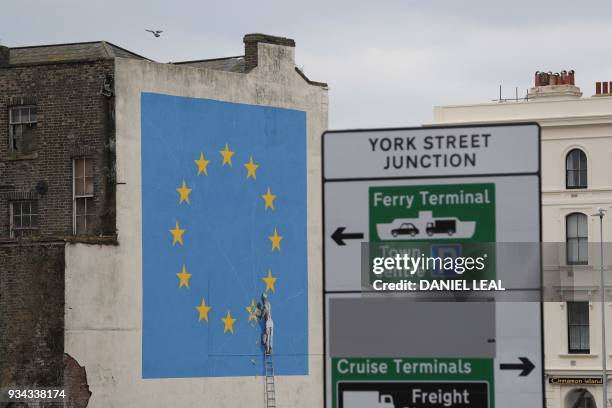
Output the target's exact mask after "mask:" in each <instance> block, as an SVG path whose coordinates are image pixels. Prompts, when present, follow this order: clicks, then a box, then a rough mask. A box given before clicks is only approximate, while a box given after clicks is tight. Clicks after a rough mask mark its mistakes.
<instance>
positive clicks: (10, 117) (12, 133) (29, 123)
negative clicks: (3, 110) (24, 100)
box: [8, 105, 38, 155]
mask: <svg viewBox="0 0 612 408" xmlns="http://www.w3.org/2000/svg"><path fill="white" fill-rule="evenodd" d="M23 109H27V110H28V120H27V121H24V120H21V113H22V110H23ZM15 110H19V111H20V112H19V120H18V121H17V120H14V118H13V111H15ZM32 110H34V119H32ZM37 125H38V106H37V105H13V106H9V107H8V127H9V129H8V137H9V139H8V144H9V145H8V150H9V152H10V153H12V154H22V155H28V154H31V153H32V152H33V151H34V150H35V149H34V148H33V147H32V149H30V150H28V151H23V150H19V149H16V148H15V146H14V144H15V138H16V134H15V128H16V127H17V126H32V127H34V128H36V127H37ZM21 137H23V131H22V134H21Z"/></svg>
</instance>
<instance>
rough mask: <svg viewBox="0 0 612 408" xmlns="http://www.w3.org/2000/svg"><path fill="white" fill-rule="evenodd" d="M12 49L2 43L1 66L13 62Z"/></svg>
mask: <svg viewBox="0 0 612 408" xmlns="http://www.w3.org/2000/svg"><path fill="white" fill-rule="evenodd" d="M10 55H11V49H10V48H9V47H5V46H4V45H0V67H8V66H9V64H10V62H11V58H10Z"/></svg>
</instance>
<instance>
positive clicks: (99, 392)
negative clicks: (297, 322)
mask: <svg viewBox="0 0 612 408" xmlns="http://www.w3.org/2000/svg"><path fill="white" fill-rule="evenodd" d="M244 42H245V55H244V56H240V57H229V58H221V59H215V60H204V61H189V62H184V63H174V64H163V63H157V62H153V61H148V60H136V59H127V58H116V59H115V61H114V64H115V68H114V84H115V86H114V95H115V101H116V109H115V118H116V119H115V126H116V156H117V160H116V163H117V164H116V172H117V182H118V183H117V184H118V185H117V193H116V202H117V204H116V207H117V233H118V245H116V246H100V245H87V244H82V243H75V244H70V245H68V246H67V248H66V272H65V274H66V278H65V279H66V308H65V311H66V312H65V352H66V353H68V354H69V355H71V356H72V357H74V359H76V360H77V361H78V363H79V364H80V365H82V366H83V367H85V369H86V372H87V383H88V386H89V390H90V391H91V399H90V401H89V406H92V407H195V406H201V407H240V406H264V404H265V402H264V395H265V392H264V390H265V387H266V382H265V377H263V376H261V374H260V375H242V376H240V375H238V376H226V375H216V376H215V375H211V376H202V375H182V376H181V375H179V376H174V377H171V378H168V376H164V375H158V376H157V377H155V376H153V377H149V378H145V375H144V369H143V366H145V364H146V362H144V361H143V360H144V357H143V351H142V350H143V346H142V345H143V326H144V325H143V309H144V306H143V293H144V294H145V295H146V290H145V289H143V286H145V285H143V269H144V267H143V259H144V250H143V241H144V234H143V229H145V230H146V227H147V226H146V225H143V224H144V223H143V203H145V199H144V197H143V191H144V188H143V186H144V170H143V164H142V163H143V162H144V159H143V157H144V153H141V152H143V151H144V149H145V142H144V140H145V138H144V137H142V135H143V134H144V130H142V128H143V127H144V125H145V124H144V123H143V121H144V120H143V119H142V118H141V115H142V111H144V107H143V106H144V105H143V102H142V101H143V98H144V97H143V95H144V94H145V93H149V94H156V95H162V96H164V97H168V98H172V97H180V98H183V99H185V98H189V99H190V100H203V101H204V100H212V101H217V102H223V103H232V104H240V106H250V107H253V106H257V107H260V106H265V107H273V108H281V109H283V110H292V111H297V112H298V114H301V116H300V118H304V122H300V124H302V123H303V127H302V128H300V129H302V132H301V135H298V136H296V137H301V138H303V139H300V140H299V143H298V144H299V145H300V146H305V150H306V151H305V152H302V153H303V154H304V157H305V159H304V160H305V165H306V169H303V170H304V183H305V186H306V190H307V197H308V200H307V201H308V202H307V203H306V204H305V205H304V207H305V208H306V209H307V211H308V214H313V216H314V214H319V213H320V211H321V198H320V191H321V186H320V179H321V176H320V135H321V133H322V132H323V131H324V130H325V129H326V128H327V85H326V84H324V83H318V82H314V81H311V80H309V79H308V78H307V77H306V76H305V75H304V74H303V73H302V72H301V71H300V70H299V69H298V68H297V67H296V65H295V60H294V50H295V48H294V46H295V44H294V42H293V40H291V39H287V38H281V37H273V36H268V35H263V34H250V35H247V36H245V38H244ZM183 99H181V100H183ZM174 100H175V99H171V101H174ZM176 103H177V102H171V103H169V105H171V104H176ZM198 112H199V114H201V115H203V113H202V111H198ZM266 112H267V111H266ZM268 116H270V115H268ZM201 117H204V116H201ZM202 121H204V119H202ZM223 123H224V126H225V127H223V126H222V127H221V129H220V130H219V131H218V132H217V133H219V134H220V133H222V132H227V133H229V131H228V130H227V129H231V128H232V126H233V125H234V124H235V121H234V122H232V121H231V120H226V121H225V122H223ZM258 125H259V126H260V127H264V126H265V129H266V131H267V132H268V133H270V134H272V135H276V134H278V136H279V137H287V134H286V133H287V132H286V131H285V128H279V125H277V124H276V123H275V122H274V121H271V120H267V119H266V120H265V121H263V123H256V121H255V120H253V121H252V127H253V128H256V126H258ZM245 133H246V132H244V133H242V134H241V135H240V137H247V136H246V135H245ZM163 136H164V140H167V141H168V142H167V143H168V144H169V145H170V144H175V145H176V144H179V145H180V144H182V143H183V140H184V135H183V134H181V133H180V132H177V133H172V132H166V133H165V134H164V135H163ZM207 137H210V136H209V135H206V134H202V135H201V138H202V140H203V141H205V140H206V138H207ZM234 141H235V143H237V141H236V139H235V140H234ZM297 142H298V141H297V140H296V143H297ZM202 143H204V142H202ZM231 144H232V142H231V141H230V148H231V147H232V146H231ZM225 146H226V150H229V149H228V147H227V144H226V145H225ZM267 147H268V148H269V149H278V147H277V146H276V144H275V143H274V142H270V143H268V145H267ZM222 148H223V146H219V148H218V149H212V148H211V149H210V150H209V151H207V152H206V155H207V157H206V158H207V159H209V161H210V163H211V164H210V166H209V168H208V172H209V173H211V174H212V169H215V171H216V172H217V173H220V172H221V170H219V169H222V168H223V167H222V166H224V165H225V164H226V156H225V155H223V152H221V153H222V156H223V164H221V156H220V155H219V152H217V151H216V150H221V149H222ZM235 150H237V149H235ZM198 153H199V152H195V153H193V154H192V155H190V156H186V157H188V159H189V160H185V161H184V162H187V163H188V165H189V166H190V167H189V169H190V170H191V171H192V173H191V174H190V176H189V177H191V181H192V183H193V182H194V181H193V180H194V178H196V177H197V176H198V175H199V174H200V173H204V174H206V175H207V173H206V165H207V163H208V162H207V161H206V160H205V159H204V156H200V159H199V161H200V162H201V163H198V161H196V164H197V167H196V164H194V163H193V162H194V161H195V160H196V159H197V158H198ZM289 153H292V152H289ZM289 153H288V154H289ZM228 154H230V155H229V156H228V159H227V162H228V163H229V166H226V167H225V168H224V169H227V171H228V172H229V171H230V166H231V164H232V162H231V157H232V156H231V154H233V152H231V151H230V152H229V153H228ZM238 154H239V152H238V153H236V157H234V160H236V161H237V159H236V158H237V157H238ZM292 154H293V153H292ZM192 156H193V157H192ZM169 160H174V162H173V163H178V160H177V159H176V158H175V157H170V158H169ZM241 160H242V159H241ZM244 160H245V161H246V160H247V159H244ZM255 160H257V157H255ZM242 163H243V162H236V163H234V166H233V167H231V169H233V170H234V171H240V172H246V170H245V168H244V167H243V164H242ZM258 163H261V162H258ZM177 166H178V164H177ZM200 166H202V167H200ZM215 166H216V167H215ZM248 166H249V163H247V164H245V167H247V169H248V171H249V174H250V175H251V177H252V178H251V180H254V179H255V169H256V168H257V165H255V164H253V158H251V163H250V166H255V167H251V168H249V167H248ZM262 168H265V167H264V166H263V165H262ZM196 170H197V173H196ZM261 173H263V171H261ZM261 173H258V174H257V176H259V177H258V180H260V179H261V178H260V177H263V176H261V175H260V174H261ZM241 174H242V173H241ZM245 174H246V173H245ZM264 174H265V173H264ZM204 177H205V176H204V175H202V176H201V178H200V179H199V180H202V179H204ZM187 180H188V184H189V179H187ZM207 180H210V178H208V179H207ZM244 180H247V181H250V180H249V175H247V177H246V178H245V179H244ZM177 183H179V184H177V186H170V187H166V186H163V185H162V184H161V183H160V184H159V192H160V193H159V197H163V196H164V194H172V197H173V198H174V196H175V195H176V191H178V190H176V191H175V187H179V186H180V180H179V181H177ZM190 187H192V188H193V189H194V192H195V191H196V190H195V189H196V188H197V187H194V186H193V184H192V185H191V186H190ZM185 188H186V187H185V181H183V189H185ZM185 191H187V190H185ZM200 191H202V188H201V189H200ZM264 192H265V190H264V191H262V192H261V194H263V193H264ZM179 193H180V192H179ZM188 193H189V191H187V193H185V194H187V195H186V197H187V203H189V200H188ZM268 193H269V194H270V189H269V188H268ZM180 194H184V193H180ZM177 197H178V196H177ZM181 197H182V198H181V202H182V201H183V199H184V198H183V195H181ZM274 197H275V196H272V198H271V200H273V199H274ZM256 199H257V200H258V201H253V203H255V204H257V205H258V207H257V208H260V209H261V211H264V210H263V208H264V207H263V202H264V201H263V200H261V199H260V198H259V196H256ZM279 200H280V199H279ZM193 201H194V200H193V194H192V204H193ZM149 202H150V201H149ZM176 203H178V204H180V203H179V201H178V199H177V200H176ZM178 204H177V205H178ZM276 204H277V205H279V206H280V204H278V202H277V203H276ZM266 205H271V206H272V208H274V207H273V202H272V201H270V202H268V201H266ZM253 208H255V207H253ZM266 209H267V207H266ZM160 216H161V215H160ZM259 217H261V215H259ZM304 219H305V218H304ZM183 222H184V219H183ZM171 224H172V225H171V227H172V226H174V221H172V223H171ZM232 227H235V226H232ZM304 228H306V226H304ZM307 228H308V230H307V235H308V244H307V248H306V247H305V251H306V253H307V256H308V259H309V262H308V266H307V267H308V270H307V286H308V288H300V292H301V293H307V301H308V304H309V305H310V307H309V308H308V309H307V311H304V313H307V314H308V315H307V317H308V319H307V329H306V330H307V333H308V343H307V356H306V358H307V369H306V370H304V371H306V373H305V375H290V376H282V375H277V377H276V395H275V396H274V398H275V399H276V400H277V401H278V404H279V405H280V404H282V405H283V406H287V407H297V406H302V407H316V406H322V405H323V400H322V395H323V392H322V389H323V382H322V377H323V362H322V359H321V355H322V324H321V318H320V317H321V305H322V300H321V272H320V271H321V265H320V259H321V255H320V249H321V242H320V237H321V230H320V228H321V227H320V226H319V225H318V224H316V223H310V224H308V226H307ZM168 229H169V228H168ZM176 231H180V230H179V224H178V221H177V224H176ZM182 231H184V230H182ZM279 231H280V232H282V230H281V229H280V228H279ZM162 232H163V233H164V234H166V235H167V237H164V238H168V240H167V245H166V246H167V247H168V248H170V249H173V248H174V244H175V241H172V240H169V237H170V235H168V231H166V228H164V231H162ZM170 232H172V231H170ZM177 233H178V232H177ZM275 235H276V230H275ZM192 236H193V235H192ZM180 237H181V235H179V236H178V238H176V239H177V240H179V241H180V245H178V244H177V246H176V248H181V247H182V245H183V241H182V239H181V238H180ZM278 240H279V241H277V243H276V245H279V242H280V238H278ZM171 241H172V242H171ZM286 241H288V240H286ZM286 241H285V242H286ZM186 242H187V241H186ZM258 242H259V241H258ZM262 242H265V243H266V245H269V243H268V241H267V239H266V237H263V240H262ZM273 242H274V241H273ZM283 244H284V242H283ZM267 248H269V246H268V247H267ZM272 250H274V247H273V248H272ZM278 250H279V251H280V246H279V247H278ZM238 256H240V254H237V257H238ZM206 261H207V260H202V262H201V263H202V264H203V265H206ZM179 268H180V266H179ZM183 268H185V267H184V266H183ZM194 268H195V267H194ZM304 268H306V266H305V267H304ZM175 272H177V271H174V270H171V271H168V276H169V277H170V278H172V279H173V280H172V283H173V284H174V285H175V289H176V290H178V288H181V287H182V286H183V283H182V281H181V284H180V286H178V280H176V277H175V276H174V275H175ZM189 272H190V273H193V274H195V273H197V272H195V271H193V270H190V271H189ZM185 273H186V272H185V269H183V274H185ZM275 273H278V272H276V271H275ZM176 275H179V274H178V273H176ZM183 276H184V277H185V276H186V277H187V279H188V278H189V276H190V275H183ZM194 276H196V275H194ZM179 277H180V276H179ZM184 277H183V278H181V279H184ZM280 279H281V280H280V281H281V282H282V279H285V282H286V281H287V278H283V277H281V278H280ZM175 280H176V281H175ZM192 281H193V278H192ZM254 281H255V280H254ZM264 281H265V280H264ZM186 282H188V281H186ZM256 283H257V284H258V286H257V288H258V290H260V291H259V294H261V290H262V289H259V288H264V289H263V290H264V291H267V289H266V288H265V286H264V283H263V282H261V280H259V279H257V281H256ZM273 284H274V281H271V283H270V285H272V288H273V287H274V286H273ZM186 286H187V287H186V288H182V289H185V290H186V289H189V284H187V285H186ZM277 292H278V291H277ZM206 296H208V297H207V299H206V303H210V296H211V294H210V293H208V294H207V295H206ZM199 301H200V298H198V302H199ZM249 301H250V297H249ZM255 301H256V300H255ZM157 302H158V303H160V304H163V303H164V302H167V299H166V298H164V297H161V296H160V297H159V298H158V299H157ZM198 304H199V303H198ZM194 306H197V304H195V303H194V304H193V305H190V307H189V308H187V309H185V310H186V312H185V313H189V315H185V316H190V318H191V319H192V321H193V323H194V324H199V325H200V326H199V327H201V328H202V330H207V326H206V325H207V323H210V324H211V325H212V324H213V323H214V324H215V325H216V326H215V328H216V330H217V331H218V332H219V333H221V334H220V336H222V335H225V337H223V339H230V338H232V337H231V336H233V334H234V330H233V324H234V322H233V321H232V320H231V319H232V317H231V316H230V314H229V313H230V312H229V311H227V317H225V319H229V320H228V321H229V323H227V322H226V323H225V324H226V329H222V328H221V326H220V325H221V324H222V323H221V321H222V320H224V319H220V318H221V317H223V316H224V315H225V310H226V309H224V310H222V311H220V310H219V309H220V307H216V309H215V308H214V306H215V305H212V306H213V311H214V310H217V313H222V314H223V315H220V314H218V315H214V316H213V315H212V314H211V319H210V322H209V321H208V320H209V319H208V310H210V307H209V308H208V309H206V305H205V304H204V303H202V305H201V306H199V307H198V310H199V312H200V317H199V319H198V317H197V313H196V308H195V307H194ZM240 306H241V307H239V308H235V309H233V310H232V315H233V317H234V321H236V320H237V321H238V323H236V327H238V324H241V323H242V322H246V320H247V317H248V318H249V321H250V318H251V314H254V308H253V309H251V310H250V311H249V309H248V308H245V306H248V303H247V302H246V300H245V303H244V305H243V304H240ZM245 309H246V311H245ZM280 310H281V309H280V306H279V309H276V313H277V315H276V316H279V313H281V312H280ZM247 311H248V313H247ZM211 313H212V312H211ZM213 318H214V319H213ZM224 321H225V320H224ZM244 324H246V323H244ZM208 327H211V326H208ZM228 328H229V329H228ZM211 330H212V329H211ZM228 330H229V331H228ZM253 330H254V329H253ZM226 331H228V333H227V334H225V332H226ZM236 331H237V333H238V334H240V332H239V330H236ZM242 333H244V329H243V332H242ZM253 333H255V331H254V332H253ZM283 335H284V336H285V337H286V338H287V336H291V335H292V333H287V332H285V333H283ZM255 336H256V335H255ZM278 336H279V335H278V334H277V337H276V339H278V340H280V339H281V338H280V337H278ZM184 340H185V341H188V338H187V337H185V339H184ZM278 340H275V342H274V344H275V345H276V344H277V342H278ZM228 341H229V340H228ZM178 343H181V342H178ZM253 344H255V343H253ZM166 347H167V348H168V349H170V348H172V347H182V345H181V344H167V345H166ZM162 351H163V349H162ZM207 352H208V351H207V350H206V349H204V347H203V350H202V353H207ZM261 355H262V356H263V352H262V353H261ZM237 358H242V359H248V358H252V362H253V364H255V358H258V356H246V355H242V356H238V357H237ZM262 358H263V357H262ZM275 358H278V355H275ZM275 361H277V360H275ZM153 363H155V361H153ZM183 363H184V362H183ZM185 364H187V363H185ZM219 365H221V364H219ZM196 374H197V373H196ZM181 377H182V378H181Z"/></svg>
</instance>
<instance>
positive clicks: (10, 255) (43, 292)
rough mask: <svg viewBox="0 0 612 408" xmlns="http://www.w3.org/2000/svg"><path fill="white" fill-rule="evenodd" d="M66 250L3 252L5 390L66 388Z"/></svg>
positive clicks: (0, 361)
mask: <svg viewBox="0 0 612 408" xmlns="http://www.w3.org/2000/svg"><path fill="white" fill-rule="evenodd" d="M64 247H65V244H64V243H63V242H60V243H47V244H32V245H4V246H0V260H1V262H0V388H3V387H8V386H15V385H20V386H27V385H38V386H41V387H44V386H58V385H61V384H62V383H63V364H64V363H63V358H64V332H63V331H64Z"/></svg>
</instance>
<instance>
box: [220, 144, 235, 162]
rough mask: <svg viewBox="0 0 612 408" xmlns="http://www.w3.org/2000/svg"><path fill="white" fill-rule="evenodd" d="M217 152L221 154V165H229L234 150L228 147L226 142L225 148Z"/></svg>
mask: <svg viewBox="0 0 612 408" xmlns="http://www.w3.org/2000/svg"><path fill="white" fill-rule="evenodd" d="M219 153H221V156H223V166H225V165H226V164H229V165H230V166H231V165H232V156H233V155H234V152H232V151H231V150H230V149H229V147H228V146H227V143H226V144H225V149H223V150H220V151H219Z"/></svg>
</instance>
